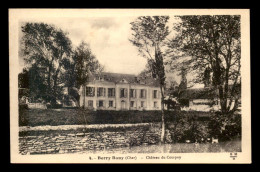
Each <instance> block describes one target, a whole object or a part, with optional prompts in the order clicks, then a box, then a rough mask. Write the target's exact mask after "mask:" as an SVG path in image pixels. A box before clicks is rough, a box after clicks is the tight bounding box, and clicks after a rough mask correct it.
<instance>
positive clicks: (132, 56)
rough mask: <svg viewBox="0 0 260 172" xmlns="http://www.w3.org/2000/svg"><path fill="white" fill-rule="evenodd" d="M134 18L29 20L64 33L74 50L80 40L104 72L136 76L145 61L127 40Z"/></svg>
mask: <svg viewBox="0 0 260 172" xmlns="http://www.w3.org/2000/svg"><path fill="white" fill-rule="evenodd" d="M134 19H135V17H122V18H120V17H113V18H107V17H99V18H62V19H60V20H57V19H55V20H54V19H53V20H52V19H38V20H33V21H35V22H46V23H48V24H53V25H55V26H56V27H58V28H61V29H62V30H63V31H65V32H68V37H69V38H70V39H71V41H72V44H73V46H74V47H76V46H78V45H79V44H80V43H81V42H82V41H84V42H86V43H88V44H89V45H90V48H91V50H92V52H93V53H94V54H95V55H96V57H97V59H98V60H99V62H100V63H101V64H102V65H104V66H105V70H106V71H107V72H115V73H129V74H138V73H140V72H141V71H142V70H143V69H144V67H145V64H146V59H144V58H143V57H141V56H139V55H138V51H137V48H136V47H134V46H133V45H132V44H131V42H130V41H129V38H130V36H131V32H130V27H131V26H130V22H132V21H134ZM27 21H28V20H27Z"/></svg>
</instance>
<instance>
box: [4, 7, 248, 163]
mask: <svg viewBox="0 0 260 172" xmlns="http://www.w3.org/2000/svg"><path fill="white" fill-rule="evenodd" d="M249 21H250V20H249V10H246V9H243V10H239V9H236V10H235V9H233V10H232V9H229V10H228V9H225V10H221V9H211V10H207V9H200V10H198V9H197V10H195V11H194V10H192V9H9V50H10V56H9V65H10V122H11V123H10V139H11V152H10V153H11V162H12V163H251V110H250V109H251V107H250V106H251V105H250V96H251V93H250V44H249V43H250V37H249V35H250V34H249V31H250V29H249Z"/></svg>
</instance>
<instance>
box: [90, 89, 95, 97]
mask: <svg viewBox="0 0 260 172" xmlns="http://www.w3.org/2000/svg"><path fill="white" fill-rule="evenodd" d="M91 90H92V95H93V97H94V96H95V87H92V89H91Z"/></svg>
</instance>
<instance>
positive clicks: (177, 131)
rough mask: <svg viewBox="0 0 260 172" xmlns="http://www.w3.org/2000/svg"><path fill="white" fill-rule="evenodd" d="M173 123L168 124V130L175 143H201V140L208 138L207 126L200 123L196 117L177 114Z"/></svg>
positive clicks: (203, 122) (202, 122)
mask: <svg viewBox="0 0 260 172" xmlns="http://www.w3.org/2000/svg"><path fill="white" fill-rule="evenodd" d="M173 118H174V119H173V120H172V122H170V123H168V125H167V128H168V129H169V132H170V134H171V139H172V140H173V142H181V143H183V142H185V141H186V140H190V141H191V142H195V141H197V142H200V141H201V139H202V138H203V139H205V138H207V137H208V130H207V124H206V122H205V121H199V120H198V117H197V116H195V115H187V114H176V115H175V116H174V117H173Z"/></svg>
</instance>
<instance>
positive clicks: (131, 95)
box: [130, 89, 136, 98]
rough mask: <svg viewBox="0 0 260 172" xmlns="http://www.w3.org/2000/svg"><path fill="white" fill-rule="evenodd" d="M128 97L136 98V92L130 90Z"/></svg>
mask: <svg viewBox="0 0 260 172" xmlns="http://www.w3.org/2000/svg"><path fill="white" fill-rule="evenodd" d="M130 97H131V98H135V97H136V91H135V89H130Z"/></svg>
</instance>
